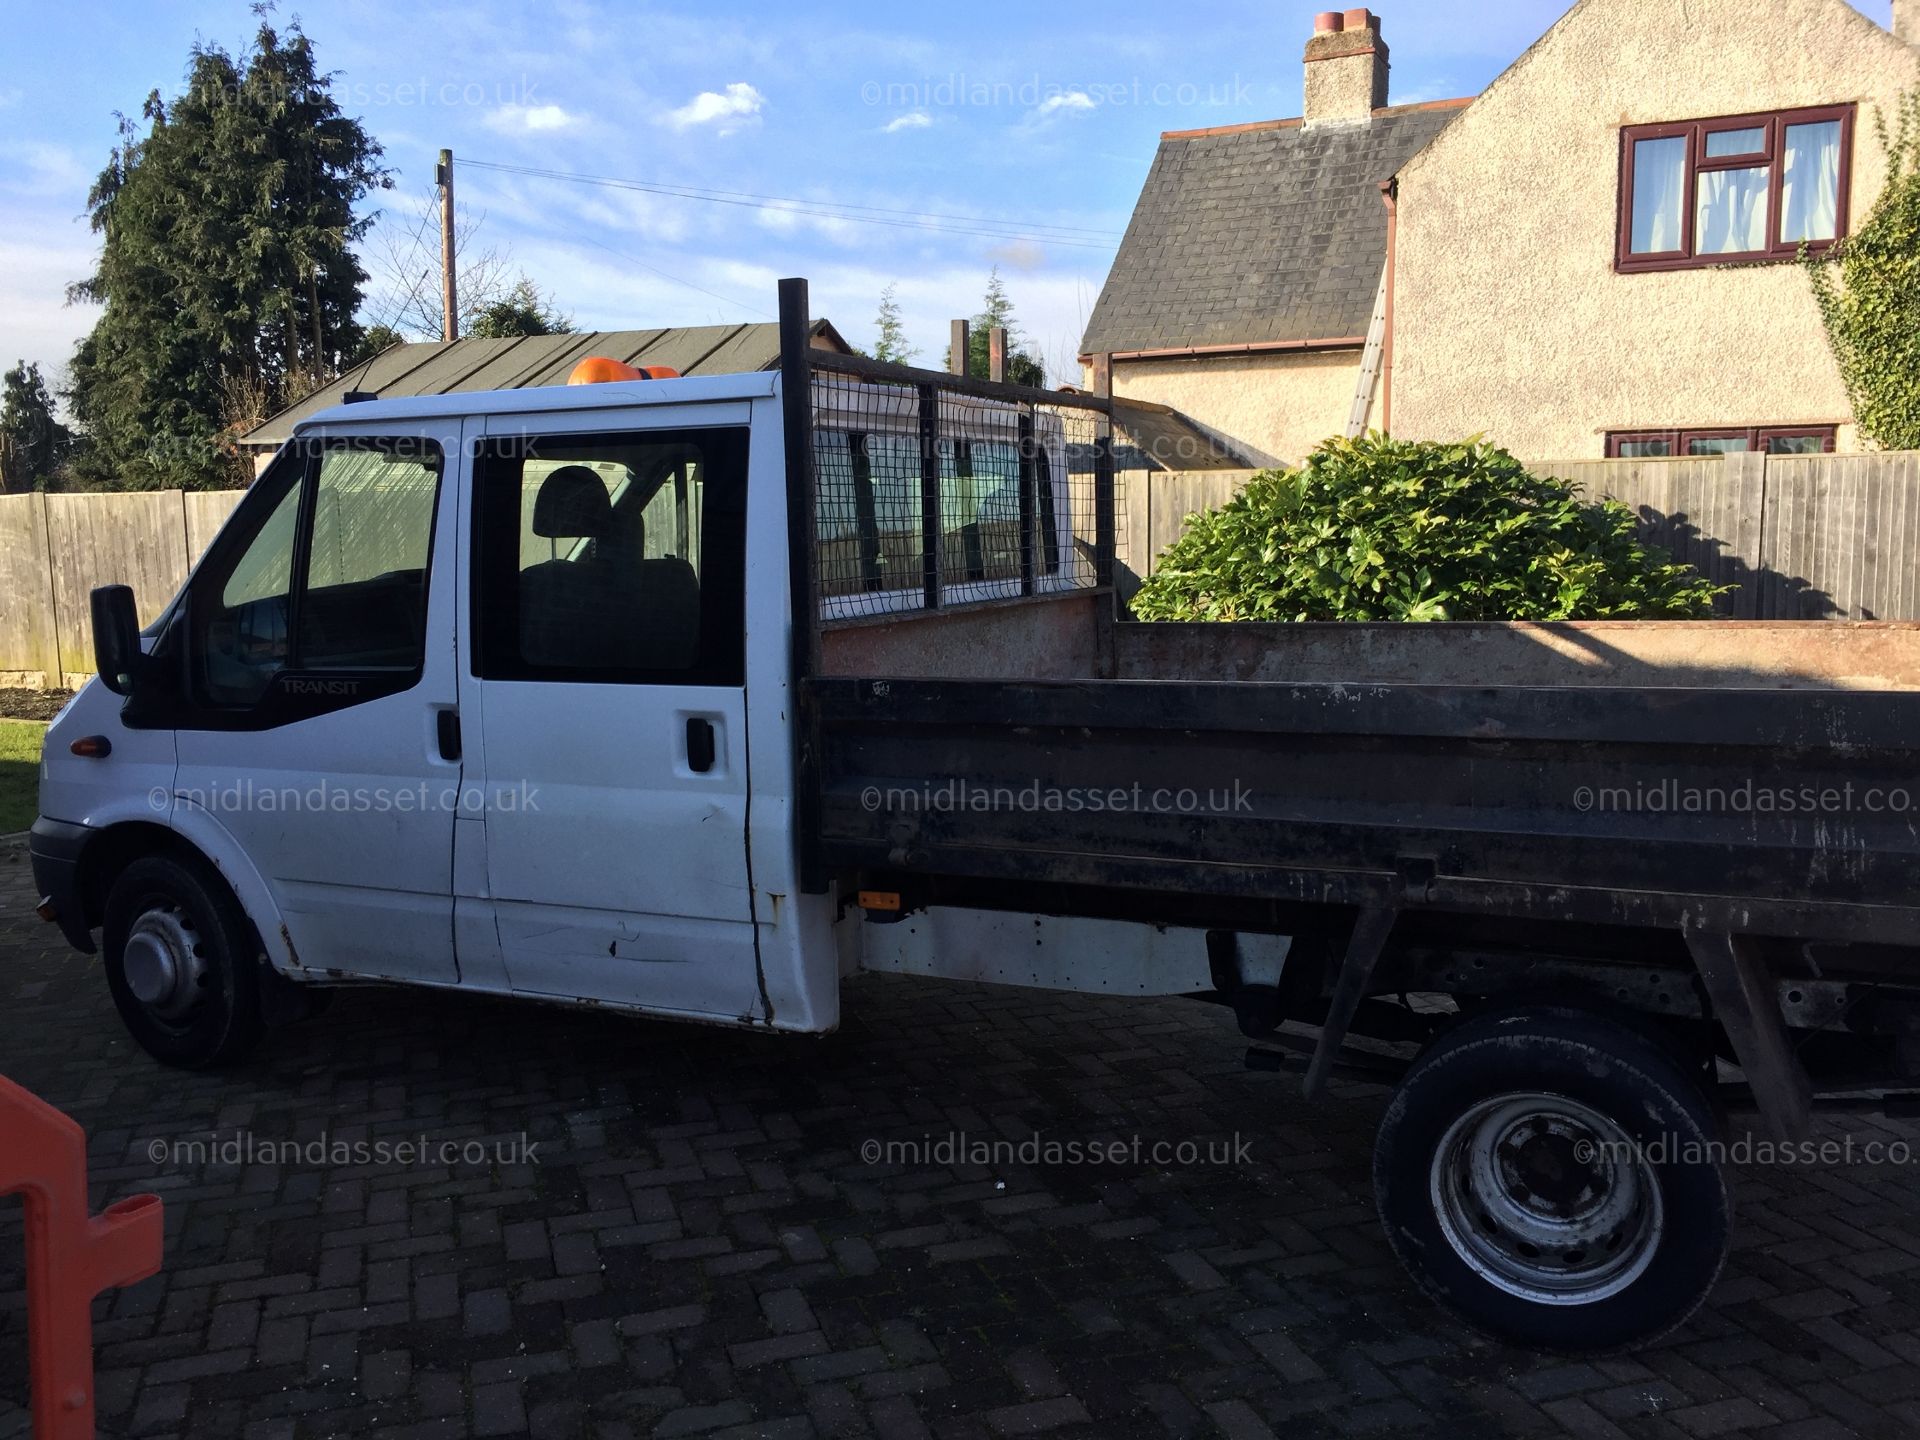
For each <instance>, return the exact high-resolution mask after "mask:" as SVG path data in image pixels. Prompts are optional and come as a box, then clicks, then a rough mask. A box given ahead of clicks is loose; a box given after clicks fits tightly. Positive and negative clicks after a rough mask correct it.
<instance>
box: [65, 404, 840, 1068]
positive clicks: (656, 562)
mask: <svg viewBox="0 0 1920 1440" xmlns="http://www.w3.org/2000/svg"><path fill="white" fill-rule="evenodd" d="M785 499H786V485H785V474H784V464H783V458H782V452H781V445H780V433H779V415H778V411H777V406H776V401H775V384H774V378H773V377H772V376H770V375H764V374H750V375H738V376H721V377H713V378H688V379H661V380H651V379H650V380H643V381H631V382H622V383H606V384H593V385H575V386H565V387H551V388H545V389H538V390H518V391H509V392H501V393H498V394H478V395H474V394H469V395H459V396H446V397H427V398H422V399H414V400H399V399H396V400H372V401H365V402H362V403H357V404H351V405H345V406H341V407H338V408H336V409H333V410H329V411H326V412H324V413H322V414H321V415H319V416H317V417H316V418H315V419H314V420H313V421H312V422H311V423H308V424H306V425H304V426H302V427H301V429H300V430H299V432H298V433H297V434H296V435H295V436H294V438H293V439H292V441H291V442H290V443H289V444H288V445H287V446H286V447H285V449H284V450H283V451H282V452H281V453H280V454H279V456H278V457H277V458H275V459H274V461H273V462H272V463H271V464H270V465H269V466H268V468H267V469H266V470H265V472H264V473H263V474H262V475H261V476H260V478H259V479H258V480H257V481H256V482H255V484H254V486H253V487H252V489H251V491H250V492H249V493H248V495H247V496H246V498H245V499H244V501H243V502H242V503H241V505H240V506H239V507H238V508H237V510H236V511H235V513H234V515H233V517H232V519H231V521H230V522H229V523H228V525H227V526H226V527H225V528H224V529H223V531H222V532H221V533H220V535H219V536H218V538H217V539H216V540H215V541H214V543H213V544H212V546H211V547H210V548H209V550H208V551H207V553H206V555H205V556H204V557H203V558H202V559H201V561H200V562H199V564H198V565H197V566H196V567H195V569H194V571H193V573H192V575H191V577H190V578H189V580H188V581H187V583H186V585H185V587H184V588H183V589H182V591H181V593H180V594H179V595H178V596H177V597H175V599H174V600H173V602H172V603H171V604H170V605H169V606H168V607H167V608H166V610H165V611H164V613H163V614H162V615H161V616H160V618H159V619H158V621H157V622H156V623H155V624H154V625H152V626H150V627H149V628H148V630H147V631H146V633H145V634H144V635H143V636H142V637H141V639H140V642H139V648H140V651H141V655H140V659H139V661H138V666H137V669H138V674H137V676H136V677H133V678H132V681H131V683H130V684H129V685H128V686H127V687H126V688H128V689H129V691H130V693H129V694H127V695H125V696H122V695H119V694H115V693H114V692H113V690H112V689H110V688H109V686H108V684H106V683H103V682H102V681H100V680H98V679H96V680H95V681H94V682H93V683H91V684H89V685H88V686H87V688H86V689H85V690H84V691H83V692H82V693H81V694H80V695H79V696H78V697H76V699H75V700H74V702H73V703H72V704H71V705H70V706H69V707H68V708H67V710H66V711H65V712H64V713H63V714H62V715H61V716H60V717H59V718H58V719H57V720H56V722H55V723H54V725H53V726H52V728H51V730H50V731H49V736H48V743H47V750H46V754H47V760H46V762H45V766H44V780H43V788H42V811H43V815H42V818H41V820H40V822H39V824H38V825H37V826H36V827H35V832H34V838H33V850H34V856H35V864H36V866H37V867H38V869H39V871H40V873H41V876H42V888H43V890H44V891H45V892H46V893H47V894H48V895H49V896H50V897H51V898H50V905H51V906H52V908H54V909H55V910H57V912H58V914H59V917H60V920H61V923H62V925H63V927H64V928H65V930H66V933H67V934H68V936H69V938H70V939H72V940H73V941H74V942H75V943H76V944H80V945H82V946H83V947H84V948H88V949H91V948H92V944H93V941H92V938H91V932H92V931H93V930H94V929H96V928H101V929H104V931H105V937H104V938H105V940H106V942H107V946H108V950H109V954H110V957H114V956H119V957H122V958H123V959H124V964H120V963H116V964H114V965H113V966H111V967H110V973H111V974H112V975H113V976H114V977H115V978H114V987H115V995H116V999H118V1000H119V1002H120V1005H121V1009H122V1011H123V1014H125V1015H126V1017H127V1019H128V1023H129V1024H130V1025H131V1026H132V1027H133V1029H134V1032H135V1034H136V1036H138V1037H139V1038H140V1039H141V1040H142V1042H143V1043H145V1044H147V1046H148V1048H149V1049H152V1050H154V1051H155V1052H156V1053H160V1054H163V1055H164V1056H165V1057H167V1058H170V1059H174V1060H177V1061H181V1062H184V1063H189V1064H192V1063H200V1062H204V1061H209V1060H213V1059H216V1058H219V1057H220V1055H221V1054H224V1053H226V1052H228V1051H230V1050H231V1049H232V1047H233V1045H234V1043H235V1042H236V1039H237V1038H238V1037H237V1036H236V1035H235V1034H234V1033H233V1027H232V1025H230V1024H229V1023H227V1022H228V1021H230V1019H231V1017H229V1016H224V1015H218V1014H215V1015H212V1016H209V1014H208V1013H207V1012H209V1011H219V1010H221V1009H222V1008H223V1005H222V1001H221V993H220V992H221V987H222V985H223V984H226V983H227V982H225V981H222V980H221V979H220V978H219V977H217V976H216V975H215V974H214V973H213V969H212V967H211V965H210V963H209V961H208V959H207V957H206V956H205V955H204V954H203V953H196V952H197V951H199V952H204V951H205V949H206V948H207V947H206V945H205V943H204V940H203V939H196V936H202V935H204V933H205V932H206V931H207V930H208V929H209V928H210V927H214V925H215V920H216V917H213V916H211V915H199V916H196V915H194V914H192V911H193V909H194V904H193V902H194V900H195V899H196V898H202V899H204V897H196V896H194V895H193V894H191V893H189V890H188V887H186V886H184V885H182V884H178V883H176V881H175V879H174V878H172V877H166V876H162V877H161V879H160V882H159V883H157V884H156V885H154V886H152V887H150V888H151V889H152V893H151V894H149V895H147V896H146V897H145V899H144V900H143V901H141V902H140V903H138V904H135V903H133V902H131V901H128V900H127V899H126V898H125V897H121V900H120V902H119V903H116V900H115V895H114V893H113V890H114V880H115V877H116V876H117V875H118V874H120V873H122V872H123V871H124V869H125V867H126V864H127V862H128V860H129V857H130V856H135V855H139V856H151V857H157V858H158V859H160V860H163V861H166V862H167V863H169V864H171V865H173V866H174V867H176V868H178V869H181V870H182V871H183V873H189V874H190V873H191V872H194V871H196V870H197V871H205V870H208V869H210V870H211V871H212V872H214V875H215V876H217V877H218V879H220V880H221V881H223V882H224V883H225V885H226V886H227V887H228V888H230V890H231V892H232V896H233V899H234V900H235V901H236V902H237V904H238V906H239V908H240V910H241V911H242V912H244V915H243V918H244V921H245V923H246V925H247V926H249V927H250V928H251V930H252V931H253V932H255V933H256V934H257V935H258V937H259V943H260V945H261V947H262V948H263V952H264V955H265V958H266V961H267V962H268V963H267V968H266V970H265V972H264V973H262V974H261V975H260V976H258V977H256V983H257V984H258V985H259V986H263V987H266V988H267V989H270V990H280V989H284V988H285V987H288V986H298V985H302V984H306V983H313V982H320V983H328V982H337V981H346V980H370V981H401V982H406V983H412V984H423V985H441V986H459V987H462V988H466V989H477V990H486V991H494V992H499V993H503V994H522V995H528V996H534V997H542V998H548V999H555V1000H562V1001H572V1002H576V1003H578V1002H587V1003H593V1004H602V1005H610V1006H618V1007H625V1008H630V1009H634V1010H643V1011H648V1012H653V1013H659V1014H667V1015H674V1016H679V1017H684V1018H688V1019H698V1020H707V1021H715V1022H721V1023H729V1024H741V1025H751V1026H764V1027H771V1028H776V1029H787V1030H803V1031H819V1030H827V1029H831V1028H832V1027H833V1026H834V1024H835V1023H836V1021H837V1018H838V1013H839V1010H838V991H837V982H838V973H837V972H838V961H837V959H836V951H835V948H834V944H833V940H832V936H831V933H830V932H831V921H830V916H829V914H828V911H827V909H826V901H825V899H824V898H823V897H818V896H814V897H805V896H801V895H799V894H798V893H797V892H796V887H795V884H794V867H795V857H794V843H793V832H792V824H793V822H792V812H793V805H792V796H793V788H794V787H793V771H792V746H791V744H790V742H789V739H788V728H789V727H788V725H787V721H786V716H787V714H788V713H789V710H790V707H791V703H792V702H791V698H790V695H789V687H790V684H791V679H792V677H791V674H790V669H789V665H788V643H789V642H788V627H789V621H790V616H789V609H788V587H787V578H786V571H787V566H786V549H785V547H786V516H785V511H784V506H785ZM109 678H110V679H111V678H112V677H109ZM81 742H85V743H81ZM198 878H199V879H200V880H201V881H203V882H204V881H205V880H206V878H207V877H206V876H205V875H204V874H202V875H200V876H199V877H198ZM202 888H205V889H209V890H210V889H211V888H212V887H211V886H210V885H204V886H203V887H202ZM227 918H229V919H233V920H235V922H236V923H238V922H239V920H240V919H241V918H242V917H231V916H230V917H227ZM123 971H124V973H122V972H123ZM229 988H231V987H230V986H229ZM240 1028H241V1029H243V1030H244V1029H245V1028H246V1027H245V1026H244V1025H243V1026H241V1027H240Z"/></svg>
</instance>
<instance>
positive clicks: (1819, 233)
mask: <svg viewBox="0 0 1920 1440" xmlns="http://www.w3.org/2000/svg"><path fill="white" fill-rule="evenodd" d="M1785 152H1786V167H1785V173H1784V174H1783V176H1782V181H1781V189H1780V239H1781V240H1782V242H1784V243H1786V244H1789V245H1791V244H1793V243H1795V242H1796V241H1800V240H1831V239H1833V238H1834V236H1835V235H1836V234H1837V233H1838V230H1839V220H1840V122H1839V121H1838V120H1821V121H1818V122H1816V123H1814V124H1811V125H1789V126H1787V138H1786V145H1785Z"/></svg>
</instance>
